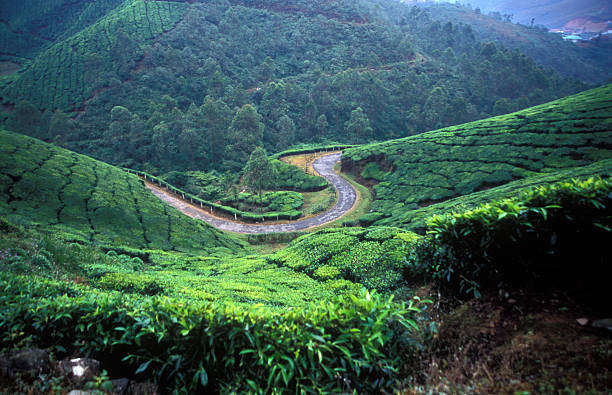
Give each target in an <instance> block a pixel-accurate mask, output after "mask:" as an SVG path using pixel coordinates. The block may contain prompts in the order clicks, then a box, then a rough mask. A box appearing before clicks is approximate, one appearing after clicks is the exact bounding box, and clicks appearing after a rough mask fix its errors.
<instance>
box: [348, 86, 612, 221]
mask: <svg viewBox="0 0 612 395" xmlns="http://www.w3.org/2000/svg"><path fill="white" fill-rule="evenodd" d="M611 105H612V85H606V86H603V87H601V88H597V89H592V90H589V91H586V92H583V93H580V94H578V95H574V96H570V97H568V98H565V99H561V100H558V101H555V102H551V103H548V104H545V105H541V106H537V107H533V108H530V109H527V110H523V111H520V112H517V113H513V114H509V115H504V116H498V117H494V118H490V119H485V120H482V121H476V122H472V123H467V124H463V125H459V126H454V127H451V128H445V129H440V130H436V131H432V132H427V133H423V134H421V135H418V136H413V137H408V138H405V139H399V140H391V141H387V142H384V143H380V144H371V145H364V146H361V147H356V148H350V149H348V150H345V151H344V155H343V159H342V167H343V169H344V170H348V171H353V172H357V173H360V174H361V176H362V177H368V178H371V179H373V180H375V181H377V182H378V184H377V185H375V186H374V191H375V193H376V199H377V200H376V201H375V202H374V203H373V205H372V211H373V212H372V213H371V214H369V215H368V216H367V218H364V221H366V222H367V223H371V222H374V223H375V224H380V225H395V226H397V225H400V224H401V225H408V223H409V222H410V221H411V220H412V219H413V214H412V210H416V209H419V208H423V207H427V206H429V205H432V204H436V203H439V202H444V201H447V200H449V199H452V198H456V197H459V196H464V195H469V194H471V193H473V192H477V191H480V190H484V189H488V188H491V187H496V186H499V185H503V184H506V183H509V182H511V181H514V180H518V179H523V178H525V177H530V176H538V175H541V174H542V173H553V172H557V171H560V170H563V169H569V168H574V167H579V166H584V165H588V164H590V163H593V162H596V161H598V160H603V159H608V158H610V157H612V151H611V150H610V148H611V146H610V141H611V140H612V117H611V116H610V114H611V113H610V106H611ZM371 163H375V164H376V166H374V165H372V164H371Z"/></svg>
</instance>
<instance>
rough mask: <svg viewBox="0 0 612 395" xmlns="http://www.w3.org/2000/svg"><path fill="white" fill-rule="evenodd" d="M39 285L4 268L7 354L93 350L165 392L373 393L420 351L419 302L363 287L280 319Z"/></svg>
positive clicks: (259, 311)
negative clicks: (35, 349) (394, 298)
mask: <svg viewBox="0 0 612 395" xmlns="http://www.w3.org/2000/svg"><path fill="white" fill-rule="evenodd" d="M32 280H33V279H32V278H30V277H28V278H26V277H21V276H14V275H8V274H5V273H0V286H1V287H2V289H3V290H4V292H3V293H2V295H0V348H5V347H27V346H30V345H33V344H35V345H37V346H39V347H45V348H46V347H52V348H54V349H56V350H58V351H57V352H58V353H59V354H60V355H63V354H69V355H72V353H78V354H79V355H89V356H92V357H94V358H97V359H99V360H100V361H102V363H103V364H104V366H108V367H110V368H111V369H112V370H111V371H110V373H111V374H112V373H113V371H115V370H116V371H117V372H121V374H122V375H126V374H127V375H128V376H130V377H134V376H135V377H137V378H138V379H139V380H153V381H155V382H156V383H158V384H160V385H161V386H162V387H163V388H165V389H166V390H168V391H169V390H176V391H186V392H189V393H204V392H224V393H226V392H237V393H241V392H250V393H253V392H285V391H286V392H299V393H302V392H340V391H343V392H346V391H348V392H352V391H357V392H359V393H365V392H367V393H372V392H377V391H380V390H381V389H388V388H392V387H393V385H394V383H395V375H396V374H397V372H398V369H399V367H400V366H401V364H406V363H408V364H409V363H410V360H406V356H409V355H414V353H415V352H416V348H415V347H416V346H417V344H419V340H418V336H416V334H415V333H414V332H413V329H415V328H416V319H417V318H418V315H419V313H420V306H419V304H418V303H417V304H414V303H412V302H410V303H408V304H405V303H396V302H393V301H392V298H384V297H382V296H380V295H377V294H369V293H365V292H364V293H363V294H362V295H361V296H359V297H353V298H352V299H351V300H346V299H337V300H335V301H332V302H325V303H319V304H314V305H312V306H310V307H309V308H307V309H288V310H284V311H281V312H274V311H269V310H267V309H265V308H263V307H261V306H257V305H255V306H251V307H249V308H239V307H235V306H232V305H217V304H207V303H187V302H184V301H182V300H180V299H173V298H167V297H146V296H134V295H121V294H119V293H116V292H101V291H95V290H91V289H88V288H86V287H83V286H78V285H75V284H71V283H66V282H56V281H49V280H42V279H36V281H32ZM402 358H404V359H403V360H402Z"/></svg>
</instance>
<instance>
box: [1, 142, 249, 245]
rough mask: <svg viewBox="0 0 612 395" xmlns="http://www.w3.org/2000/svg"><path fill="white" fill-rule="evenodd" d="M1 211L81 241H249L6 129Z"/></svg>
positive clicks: (116, 174)
mask: <svg viewBox="0 0 612 395" xmlns="http://www.w3.org/2000/svg"><path fill="white" fill-rule="evenodd" d="M0 181H1V182H0V185H1V186H2V189H1V192H0V215H1V216H3V217H5V218H6V219H7V220H8V221H9V222H11V223H15V224H20V225H27V226H28V227H31V226H34V227H37V228H40V229H46V230H52V231H53V232H58V233H61V234H63V235H64V238H67V239H72V240H75V241H78V242H83V243H95V244H98V245H107V246H114V247H120V246H124V247H131V248H137V249H161V250H177V251H198V252H205V251H206V252H208V253H210V254H218V253H230V252H237V251H240V250H242V249H243V248H244V246H243V245H242V244H241V243H240V242H238V241H237V240H235V239H234V238H232V237H231V236H229V235H226V234H224V233H222V232H220V231H218V230H216V229H214V228H212V227H210V226H208V225H206V224H203V223H201V222H198V221H195V220H192V219H190V218H188V217H185V216H184V215H182V214H181V213H180V212H179V211H178V210H175V209H173V208H171V207H168V206H166V205H165V204H163V203H162V202H161V201H160V200H159V199H157V198H156V197H155V196H153V195H152V194H151V193H150V192H149V190H147V189H146V188H145V187H144V185H143V183H142V182H141V181H140V180H139V179H138V177H136V176H134V175H132V174H128V173H126V172H124V171H123V170H121V169H118V168H116V167H114V166H110V165H108V164H105V163H102V162H99V161H97V160H94V159H91V158H89V157H86V156H83V155H79V154H76V153H74V152H70V151H68V150H65V149H63V148H58V147H55V146H53V145H51V144H47V143H44V142H42V141H40V140H36V139H33V138H30V137H26V136H23V135H19V134H15V133H11V132H7V131H0Z"/></svg>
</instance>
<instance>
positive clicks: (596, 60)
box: [422, 3, 612, 84]
mask: <svg viewBox="0 0 612 395" xmlns="http://www.w3.org/2000/svg"><path fill="white" fill-rule="evenodd" d="M422 7H424V8H426V9H428V10H429V11H430V12H431V13H432V15H434V16H435V18H437V19H438V20H440V21H441V22H443V23H446V22H449V21H450V22H452V23H464V24H466V25H469V26H471V27H472V29H473V31H474V34H475V35H476V37H478V39H479V40H482V41H492V42H495V43H496V44H497V45H502V46H504V47H507V48H514V49H518V50H520V51H521V52H522V53H524V54H525V55H527V56H529V57H531V58H533V60H535V62H536V63H537V64H539V65H542V66H544V67H547V68H551V69H554V70H555V71H557V72H558V73H559V74H561V75H564V76H567V77H571V78H577V79H580V80H583V81H589V82H591V83H596V84H597V83H602V82H606V81H608V80H609V79H610V77H611V75H610V70H611V69H612V56H611V54H612V41H611V40H597V41H595V40H591V41H589V42H588V43H584V44H583V45H580V46H578V45H576V44H574V43H572V42H568V41H565V40H563V38H562V37H561V35H560V34H554V33H549V32H548V31H547V30H542V29H541V28H538V27H530V26H528V24H527V25H525V24H518V23H513V22H511V21H508V20H506V19H504V18H503V17H501V16H498V17H497V18H496V17H493V16H492V15H488V14H486V13H484V12H475V11H474V10H472V9H470V8H466V7H463V6H460V5H458V4H450V3H427V4H426V5H422ZM560 54H563V55H560Z"/></svg>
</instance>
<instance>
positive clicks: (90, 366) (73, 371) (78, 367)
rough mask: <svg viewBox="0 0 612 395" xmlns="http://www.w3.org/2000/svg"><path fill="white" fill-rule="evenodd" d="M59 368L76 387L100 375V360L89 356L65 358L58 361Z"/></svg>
mask: <svg viewBox="0 0 612 395" xmlns="http://www.w3.org/2000/svg"><path fill="white" fill-rule="evenodd" d="M59 369H60V372H61V374H62V375H63V376H65V377H67V378H68V379H69V380H70V381H71V382H72V383H73V384H74V385H75V386H76V387H82V386H83V385H84V384H85V383H87V382H88V381H92V380H93V379H94V377H96V376H99V375H100V362H98V361H96V360H95V359H89V358H75V359H65V360H63V361H61V362H60V363H59Z"/></svg>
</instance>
